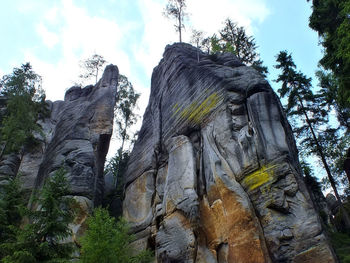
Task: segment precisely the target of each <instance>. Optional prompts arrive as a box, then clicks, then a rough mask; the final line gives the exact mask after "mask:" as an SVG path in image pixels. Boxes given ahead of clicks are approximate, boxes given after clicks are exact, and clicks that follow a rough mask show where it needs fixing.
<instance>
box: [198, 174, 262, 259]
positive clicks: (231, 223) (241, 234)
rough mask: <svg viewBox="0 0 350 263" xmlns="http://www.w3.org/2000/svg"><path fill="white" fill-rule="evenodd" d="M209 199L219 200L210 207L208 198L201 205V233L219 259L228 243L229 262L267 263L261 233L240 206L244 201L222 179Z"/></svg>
mask: <svg viewBox="0 0 350 263" xmlns="http://www.w3.org/2000/svg"><path fill="white" fill-rule="evenodd" d="M208 196H210V197H213V196H216V197H219V199H217V200H215V201H214V202H212V203H211V204H210V203H209V201H208V199H207V197H206V196H204V197H203V199H202V200H201V202H200V214H201V217H200V218H201V222H200V231H202V232H203V233H204V235H205V238H206V245H207V246H208V248H209V250H210V251H211V252H212V253H213V254H214V255H215V256H216V251H217V249H218V247H219V245H220V244H222V243H227V244H228V246H229V249H228V255H227V260H228V262H235V263H265V262H266V260H265V256H264V252H263V248H262V244H261V241H260V239H259V229H258V227H257V226H256V224H255V222H254V219H253V217H252V215H251V213H250V211H249V210H247V208H245V207H243V206H242V204H241V203H240V202H239V198H240V197H239V196H237V195H236V194H235V193H234V192H232V191H230V190H229V189H228V188H227V187H226V186H225V185H224V184H223V182H222V181H221V180H220V179H219V178H216V187H212V188H211V189H210V191H209V193H208ZM202 240H203V239H202Z"/></svg>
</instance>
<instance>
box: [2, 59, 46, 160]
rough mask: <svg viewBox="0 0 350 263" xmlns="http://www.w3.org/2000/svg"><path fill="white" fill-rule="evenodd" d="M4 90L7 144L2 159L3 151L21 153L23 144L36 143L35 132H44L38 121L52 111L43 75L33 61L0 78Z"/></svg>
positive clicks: (5, 136)
mask: <svg viewBox="0 0 350 263" xmlns="http://www.w3.org/2000/svg"><path fill="white" fill-rule="evenodd" d="M0 90H1V94H2V95H3V96H5V97H6V98H7V105H6V113H5V116H4V118H3V120H2V123H1V128H0V142H1V143H2V144H3V145H4V146H3V148H2V151H1V153H0V158H1V157H2V155H3V154H7V153H12V152H15V153H17V152H19V151H20V150H21V149H22V147H24V146H31V145H33V144H35V143H36V139H35V137H34V134H35V132H37V133H38V132H39V133H40V132H41V126H40V125H39V124H38V123H37V121H38V119H39V118H40V117H45V116H47V115H48V110H47V108H46V103H45V93H44V91H43V90H42V88H41V77H40V76H39V75H37V74H36V73H35V72H34V71H33V70H32V67H31V65H30V64H29V63H26V64H23V65H22V67H21V68H15V69H14V70H13V73H12V74H9V75H5V76H4V77H3V78H2V79H1V81H0Z"/></svg>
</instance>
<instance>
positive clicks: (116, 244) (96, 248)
mask: <svg viewBox="0 0 350 263" xmlns="http://www.w3.org/2000/svg"><path fill="white" fill-rule="evenodd" d="M87 225H88V229H87V231H86V232H85V236H83V237H82V239H81V244H82V247H81V262H82V263H95V262H99V263H112V262H115V263H134V262H135V263H136V262H137V263H147V262H151V261H152V256H151V252H150V251H147V250H146V251H142V252H141V253H139V254H138V255H135V253H134V251H133V249H132V247H131V246H130V243H131V242H132V241H133V240H134V236H133V235H131V234H130V233H129V227H128V225H127V223H126V221H125V220H124V219H120V220H119V221H118V222H116V220H115V219H114V218H113V217H111V216H110V215H109V213H108V210H106V209H103V208H96V209H95V210H94V214H93V216H91V217H90V218H89V219H88V221H87Z"/></svg>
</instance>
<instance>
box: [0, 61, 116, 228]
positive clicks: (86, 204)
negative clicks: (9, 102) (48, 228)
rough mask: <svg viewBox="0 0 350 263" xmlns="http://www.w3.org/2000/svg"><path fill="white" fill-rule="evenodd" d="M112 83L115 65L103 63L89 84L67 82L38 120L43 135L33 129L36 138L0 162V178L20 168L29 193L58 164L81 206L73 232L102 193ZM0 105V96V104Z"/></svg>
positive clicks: (110, 124) (0, 180)
mask: <svg viewBox="0 0 350 263" xmlns="http://www.w3.org/2000/svg"><path fill="white" fill-rule="evenodd" d="M117 84H118V68H117V67H116V66H113V65H109V66H107V67H106V69H105V71H104V73H103V76H102V78H101V80H100V81H99V82H98V83H97V84H96V85H95V86H92V85H90V86H87V87H85V88H83V89H82V88H81V87H77V86H76V87H72V88H70V89H68V90H67V91H66V94H65V98H64V101H55V102H50V101H49V102H48V104H49V108H50V117H49V118H47V119H45V120H42V121H40V124H41V126H42V127H43V135H41V134H37V135H36V136H37V138H38V139H39V140H40V141H41V143H40V144H39V145H38V146H37V147H36V148H35V149H26V150H25V151H24V152H23V154H21V155H15V154H12V155H9V156H6V157H5V158H3V159H2V160H1V162H0V183H6V180H7V179H8V177H9V176H15V175H16V174H17V173H20V174H21V179H22V181H23V188H24V189H26V190H27V192H28V193H29V195H30V193H31V192H32V190H33V189H34V190H36V189H40V188H41V187H42V185H43V184H44V182H45V179H46V178H47V177H49V176H50V175H52V174H53V173H55V172H56V170H58V169H59V168H61V167H63V168H64V169H65V171H66V176H67V178H68V180H69V182H70V190H71V192H70V194H71V195H72V196H73V197H74V199H76V200H77V201H78V202H77V203H78V205H79V207H80V210H81V211H80V215H78V218H77V220H76V225H75V226H73V231H74V232H75V233H77V232H78V234H79V231H80V227H81V225H82V224H83V223H84V221H85V219H86V217H87V215H88V214H89V211H90V210H91V209H92V207H93V205H94V204H95V205H98V204H100V203H101V199H102V196H103V193H102V192H103V186H104V178H103V168H104V162H105V157H106V154H107V151H108V147H109V142H110V138H111V135H112V130H113V117H114V106H115V103H116V100H115V98H116V92H117ZM1 105H2V104H1V100H0V110H1Z"/></svg>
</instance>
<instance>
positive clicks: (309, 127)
mask: <svg viewBox="0 0 350 263" xmlns="http://www.w3.org/2000/svg"><path fill="white" fill-rule="evenodd" d="M277 62H278V64H277V65H276V66H275V67H276V68H277V69H281V71H282V73H281V74H280V75H279V76H278V79H277V80H276V82H282V87H281V88H280V89H279V90H278V92H279V94H280V96H281V97H282V98H283V97H285V96H288V103H287V107H286V112H287V116H289V117H290V118H293V117H296V118H297V119H298V121H297V122H296V123H297V126H295V127H294V129H293V131H294V132H295V134H296V136H297V138H299V139H300V143H301V145H302V146H303V149H305V150H306V151H307V152H308V153H309V154H312V153H315V154H316V155H317V156H318V157H319V158H320V160H321V162H322V163H323V166H324V169H325V171H326V173H327V176H328V179H329V182H330V184H331V186H332V189H333V191H334V193H335V195H336V198H337V200H338V202H339V204H340V206H341V207H343V206H342V201H341V198H340V195H339V193H338V190H337V185H336V181H335V179H334V177H333V175H332V173H331V169H330V166H329V165H328V162H327V159H326V155H325V151H324V147H322V143H321V142H325V140H322V139H321V138H320V137H319V136H318V134H317V131H316V128H318V127H320V126H321V125H322V124H324V123H325V122H326V121H327V112H326V111H325V110H324V109H323V108H322V107H320V102H319V101H318V100H319V97H318V96H315V95H314V94H313V92H312V90H311V87H312V85H311V79H310V78H307V77H306V76H305V75H304V74H302V73H301V72H297V71H296V65H295V64H294V62H293V59H292V57H291V55H289V54H288V53H287V52H286V51H281V52H280V53H279V54H278V56H277ZM342 210H344V208H342ZM343 214H344V217H345V218H344V219H345V222H346V225H347V226H346V227H347V228H348V229H350V218H349V216H348V214H347V213H346V212H345V210H344V213H343Z"/></svg>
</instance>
